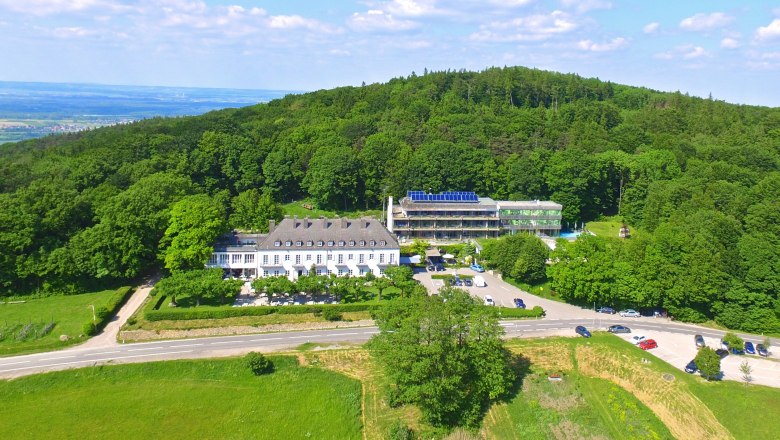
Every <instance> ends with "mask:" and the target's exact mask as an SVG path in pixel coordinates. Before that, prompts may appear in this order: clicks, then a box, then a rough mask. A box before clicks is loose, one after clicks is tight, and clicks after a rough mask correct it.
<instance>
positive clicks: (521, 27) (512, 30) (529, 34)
mask: <svg viewBox="0 0 780 440" xmlns="http://www.w3.org/2000/svg"><path fill="white" fill-rule="evenodd" d="M577 26H578V25H577V23H576V22H575V21H574V19H573V18H572V17H571V16H569V14H567V13H565V12H562V11H553V12H552V13H550V14H549V15H541V14H539V15H528V16H525V17H520V18H515V19H514V20H509V21H497V22H492V23H488V24H486V25H482V26H480V30H479V31H478V32H475V33H473V34H471V36H470V38H471V39H472V40H476V41H496V42H511V41H541V40H546V39H548V38H550V37H552V36H554V35H556V34H565V33H567V32H571V31H573V30H574V29H576V28H577Z"/></svg>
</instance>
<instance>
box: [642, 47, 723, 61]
mask: <svg viewBox="0 0 780 440" xmlns="http://www.w3.org/2000/svg"><path fill="white" fill-rule="evenodd" d="M710 56H712V54H710V53H709V52H707V51H706V50H704V48H703V47H701V46H694V45H692V44H683V45H681V46H677V47H675V48H674V49H672V50H670V51H667V52H661V53H657V54H655V56H654V58H657V59H661V60H672V59H683V60H695V59H697V58H704V57H710Z"/></svg>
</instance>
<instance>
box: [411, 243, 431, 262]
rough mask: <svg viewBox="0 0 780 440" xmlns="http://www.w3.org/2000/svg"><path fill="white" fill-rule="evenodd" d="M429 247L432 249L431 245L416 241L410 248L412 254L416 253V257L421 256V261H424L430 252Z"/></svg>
mask: <svg viewBox="0 0 780 440" xmlns="http://www.w3.org/2000/svg"><path fill="white" fill-rule="evenodd" d="M428 247H430V243H428V242H427V241H425V240H420V239H415V240H414V241H413V242H412V244H411V246H409V248H410V249H411V251H412V253H414V254H415V255H419V256H420V259H422V260H425V255H426V251H427V250H428Z"/></svg>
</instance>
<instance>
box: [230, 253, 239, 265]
mask: <svg viewBox="0 0 780 440" xmlns="http://www.w3.org/2000/svg"><path fill="white" fill-rule="evenodd" d="M230 262H231V263H233V264H239V263H241V254H233V256H232V257H231V258H230Z"/></svg>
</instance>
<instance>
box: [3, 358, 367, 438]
mask: <svg viewBox="0 0 780 440" xmlns="http://www.w3.org/2000/svg"><path fill="white" fill-rule="evenodd" d="M271 359H272V360H273V361H274V364H275V365H276V371H275V372H274V373H272V374H270V375H266V376H253V375H252V374H251V372H250V371H249V370H248V369H247V368H246V367H245V366H244V365H243V362H242V361H241V359H224V360H200V361H170V362H156V363H147V364H132V365H120V366H109V367H93V368H85V369H79V370H73V371H63V372H56V373H50V374H44V375H36V376H30V377H26V378H22V379H16V380H13V381H6V382H0V395H2V396H3V405H2V407H1V408H0V438H4V439H16V438H24V439H58V440H59V439H107V438H121V439H143V440H146V439H150V438H165V439H223V438H225V439H227V438H229V439H277V438H278V439H305V438H312V439H360V438H362V425H361V408H360V400H361V385H360V382H359V381H357V380H354V379H350V378H348V377H346V376H344V375H341V374H338V373H334V372H331V371H326V370H323V369H320V368H312V367H300V366H298V364H297V361H296V360H295V358H293V357H289V356H287V357H284V356H277V357H272V358H271Z"/></svg>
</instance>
